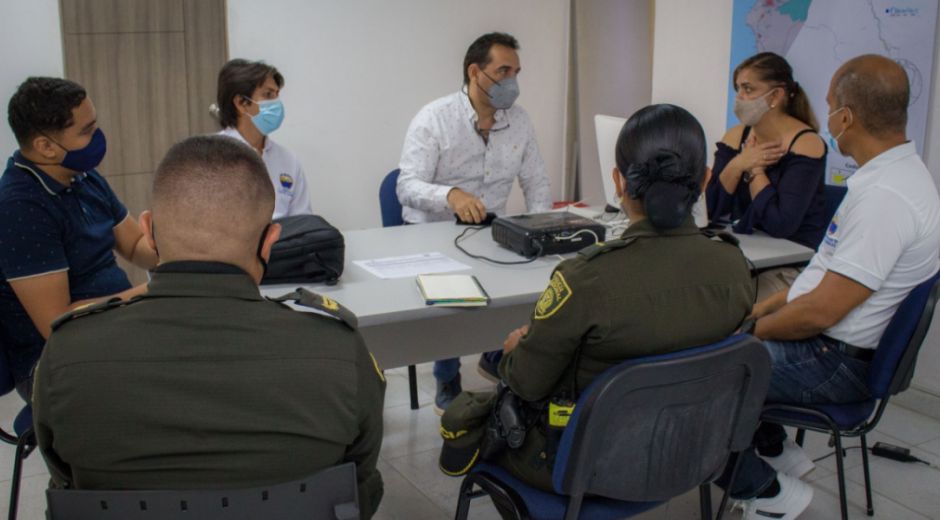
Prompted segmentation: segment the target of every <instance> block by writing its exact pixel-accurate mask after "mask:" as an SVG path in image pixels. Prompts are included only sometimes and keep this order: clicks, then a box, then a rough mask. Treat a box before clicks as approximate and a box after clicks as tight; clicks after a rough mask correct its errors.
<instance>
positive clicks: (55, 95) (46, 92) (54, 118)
mask: <svg viewBox="0 0 940 520" xmlns="http://www.w3.org/2000/svg"><path fill="white" fill-rule="evenodd" d="M87 96H88V95H87V93H86V92H85V88H84V87H82V86H81V85H79V84H78V83H75V82H74V81H69V80H67V79H62V78H46V77H30V78H26V81H24V82H23V83H21V84H20V86H19V87H17V89H16V92H15V93H14V94H13V97H11V98H10V104H9V106H8V107H7V118H8V120H9V122H10V128H11V129H12V130H13V135H14V136H15V137H16V142H17V143H19V145H20V147H21V148H22V147H28V146H30V145H29V142H30V140H31V139H32V138H33V137H35V136H36V134H48V133H54V132H59V131H62V130H65V129H66V128H68V127H70V126H72V123H74V120H73V118H72V109H74V108H75V107H77V106H78V105H81V104H82V101H84V100H85V98H86V97H87Z"/></svg>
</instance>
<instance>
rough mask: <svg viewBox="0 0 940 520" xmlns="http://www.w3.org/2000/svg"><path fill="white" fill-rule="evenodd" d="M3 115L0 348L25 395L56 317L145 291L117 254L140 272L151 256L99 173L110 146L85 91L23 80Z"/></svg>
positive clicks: (63, 83) (59, 82)
mask: <svg viewBox="0 0 940 520" xmlns="http://www.w3.org/2000/svg"><path fill="white" fill-rule="evenodd" d="M8 117H9V122H10V128H11V129H12V130H13V134H14V135H15V137H16V140H17V142H18V143H19V150H17V151H16V152H14V153H13V156H12V157H11V158H10V159H9V160H8V161H7V165H6V170H5V171H4V173H3V176H2V177H0V345H2V346H3V353H2V354H3V355H6V356H7V359H8V360H9V362H10V365H11V367H12V370H13V376H14V379H15V381H16V384H17V390H18V391H19V392H20V395H23V396H24V397H27V396H28V394H29V381H30V379H31V378H30V373H31V371H32V368H33V365H34V364H35V363H36V361H37V360H38V359H39V354H40V352H41V351H42V346H43V344H44V343H45V338H47V337H48V336H49V332H50V330H51V324H52V321H53V320H54V319H55V318H56V317H58V316H59V315H61V314H63V313H65V312H67V311H69V310H72V309H74V308H76V307H78V306H81V305H84V304H87V303H91V302H94V301H96V300H101V299H106V298H111V297H115V296H116V297H120V298H130V297H132V296H134V295H135V294H139V293H142V292H143V291H144V290H145V286H143V285H141V286H139V287H135V288H131V284H130V282H129V281H128V279H127V275H125V274H124V272H123V271H122V270H121V269H120V268H119V267H118V266H117V263H116V262H115V259H114V253H113V251H117V252H118V254H120V255H121V256H122V257H124V258H126V259H127V260H129V261H131V262H133V263H134V264H136V265H138V266H140V267H143V268H145V269H150V268H153V267H155V266H156V264H157V255H156V252H155V251H154V250H153V249H152V248H151V247H150V246H149V245H148V244H147V241H146V240H143V234H142V233H141V230H140V228H139V227H138V225H137V222H136V220H135V219H134V217H132V216H131V215H129V214H128V212H127V208H125V207H124V205H123V204H122V203H121V201H119V200H118V198H117V197H116V196H115V195H114V192H113V191H111V187H110V186H108V183H107V181H105V179H104V178H103V177H102V176H101V175H100V174H99V173H98V172H97V171H95V168H96V167H97V166H98V165H99V164H100V163H101V160H102V159H103V158H104V154H105V150H106V148H107V145H106V142H105V137H104V133H103V132H102V131H101V130H100V129H99V128H98V126H97V120H96V118H97V115H96V112H95V106H94V105H93V104H92V102H91V99H89V98H88V96H87V94H86V93H85V89H84V88H82V86H81V85H78V84H76V83H74V82H72V81H68V80H65V79H59V78H29V79H27V80H26V81H25V82H23V84H21V85H20V86H19V88H18V89H17V91H16V93H15V94H13V97H12V98H11V99H10V105H9V111H8Z"/></svg>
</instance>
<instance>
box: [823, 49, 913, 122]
mask: <svg viewBox="0 0 940 520" xmlns="http://www.w3.org/2000/svg"><path fill="white" fill-rule="evenodd" d="M885 60H888V58H884V57H882V56H872V55H864V56H859V57H857V58H853V59H852V60H849V61H848V62H846V63H845V65H843V66H842V68H841V69H840V70H839V72H837V74H838V76H837V77H836V78H835V80H834V81H833V96H834V97H835V101H836V102H837V103H839V105H840V106H845V107H849V108H850V109H851V110H852V112H853V113H854V115H855V117H857V118H858V121H859V123H861V125H862V128H864V129H865V130H866V131H867V132H868V133H870V134H871V135H873V136H875V137H885V136H887V135H891V134H897V133H904V132H905V131H906V130H907V107H908V106H909V105H910V101H911V86H910V80H909V79H908V77H907V72H905V71H904V68H903V67H901V66H900V65H899V64H897V62H893V63H888V64H887V65H888V66H886V67H873V66H870V63H871V62H872V61H876V62H878V61H880V62H882V63H887V62H886V61H885Z"/></svg>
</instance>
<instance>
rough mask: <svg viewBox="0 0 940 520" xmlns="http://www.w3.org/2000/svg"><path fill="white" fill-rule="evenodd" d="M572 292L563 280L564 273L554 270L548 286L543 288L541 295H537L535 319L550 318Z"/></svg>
mask: <svg viewBox="0 0 940 520" xmlns="http://www.w3.org/2000/svg"><path fill="white" fill-rule="evenodd" d="M572 294H573V293H572V291H571V286H569V285H568V281H567V280H565V275H563V274H561V271H555V272H554V273H553V274H552V279H551V281H549V283H548V287H546V288H545V291H543V292H542V296H541V297H539V301H538V302H537V303H536V304H535V319H537V320H544V319H547V318H551V317H552V315H553V314H555V313H556V312H558V309H561V308H562V307H563V306H564V305H565V303H566V302H567V301H568V299H569V298H571V295H572Z"/></svg>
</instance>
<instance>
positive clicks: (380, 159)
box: [228, 0, 568, 229]
mask: <svg viewBox="0 0 940 520" xmlns="http://www.w3.org/2000/svg"><path fill="white" fill-rule="evenodd" d="M494 30H499V31H505V32H509V33H510V34H512V35H514V36H515V37H516V38H517V39H518V40H519V43H520V46H521V50H520V51H519V55H520V58H521V62H522V73H521V75H520V76H519V83H520V86H521V89H522V94H521V96H520V97H519V101H518V102H519V103H520V104H521V105H522V106H523V107H525V108H526V110H527V111H528V112H529V115H530V116H531V118H532V121H533V123H534V125H535V129H536V134H537V138H538V142H539V146H540V148H541V152H542V156H543V158H544V159H545V163H546V165H547V168H548V174H549V176H550V177H551V180H552V192H553V193H552V194H553V196H554V198H555V199H558V198H559V196H560V193H561V187H562V177H561V175H562V171H563V168H562V165H563V164H564V163H563V157H562V155H563V154H562V150H563V148H564V146H563V129H564V108H565V99H566V98H565V96H566V92H565V88H566V83H567V80H566V61H567V48H568V47H567V45H568V44H567V42H568V1H567V0H515V1H513V2H505V1H502V0H475V1H473V2H457V1H440V0H409V1H407V2H388V1H386V0H346V1H343V2H310V1H309V0H268V1H267V2H258V1H256V0H228V35H229V56H230V57H232V58H236V57H240V58H247V59H263V60H265V61H267V62H268V63H270V64H272V65H274V66H276V67H277V68H278V69H279V70H280V71H281V72H282V73H283V75H284V78H285V82H286V85H285V88H284V90H283V92H282V95H281V98H282V99H283V100H284V104H285V110H286V113H287V117H286V119H285V121H284V125H283V126H282V128H281V129H280V130H278V131H277V133H275V134H274V135H273V137H274V139H276V140H277V141H278V142H280V143H281V144H283V145H285V146H287V147H288V148H289V149H290V150H292V151H293V152H294V153H295V154H296V155H297V156H298V158H299V159H300V162H301V163H302V164H303V166H304V169H305V170H306V173H307V180H308V182H309V185H310V187H311V194H312V199H313V207H314V211H316V212H317V213H320V214H322V215H324V216H325V217H326V218H327V219H328V220H330V221H331V222H333V223H334V225H336V226H337V227H339V228H341V229H353V228H366V227H376V226H379V225H381V218H380V216H379V207H378V187H379V183H380V182H381V180H382V178H383V177H384V176H385V174H386V173H388V172H389V171H391V170H392V169H394V168H396V167H397V165H398V159H399V157H400V155H401V146H402V143H403V142H404V135H405V131H406V130H407V128H408V124H409V122H410V121H411V118H412V117H414V115H415V114H416V113H417V112H418V109H420V108H421V106H423V105H424V104H426V103H428V102H430V101H432V100H433V99H436V98H438V97H441V96H444V95H447V94H450V93H452V92H456V91H457V90H458V89H459V88H460V87H461V84H462V82H463V74H462V70H461V69H462V64H463V57H464V54H465V52H466V50H467V47H468V46H469V45H470V43H471V42H472V41H473V40H474V39H475V38H476V37H478V36H480V35H481V34H483V33H486V32H490V31H494ZM514 191H515V194H514V197H512V198H511V199H510V208H509V209H510V210H516V211H522V210H523V209H524V207H525V206H524V203H523V202H522V199H521V195H520V193H518V192H519V190H518V186H517V187H516V188H515V190H514Z"/></svg>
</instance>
